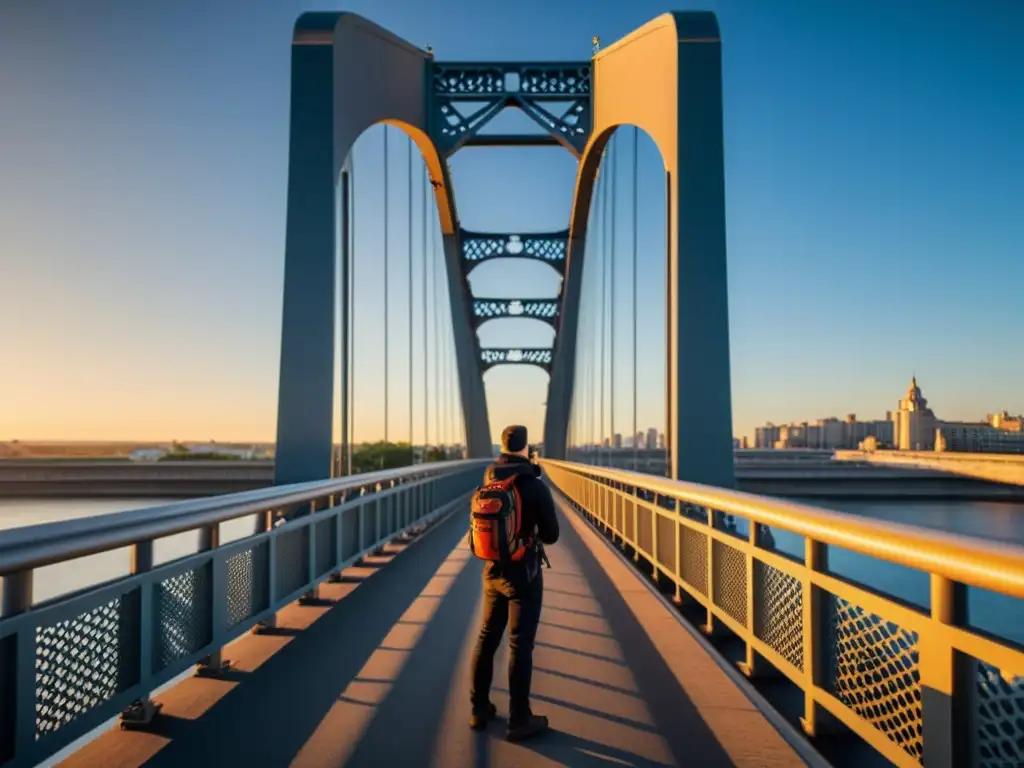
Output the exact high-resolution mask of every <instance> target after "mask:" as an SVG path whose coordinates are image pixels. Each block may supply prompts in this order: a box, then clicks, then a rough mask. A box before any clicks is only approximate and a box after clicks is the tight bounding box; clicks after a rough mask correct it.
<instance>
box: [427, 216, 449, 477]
mask: <svg viewBox="0 0 1024 768" xmlns="http://www.w3.org/2000/svg"><path fill="white" fill-rule="evenodd" d="M440 225H441V222H440V221H438V227H437V229H435V230H434V232H435V235H434V236H433V237H432V238H430V250H431V252H432V255H433V259H434V263H433V265H432V266H431V270H430V274H431V275H432V276H433V289H432V290H431V293H432V294H433V297H434V312H433V323H434V401H435V402H434V439H436V440H437V444H438V445H444V444H445V443H444V440H443V439H442V436H441V423H442V422H441V413H442V412H443V410H444V404H443V403H442V402H441V401H442V392H444V390H443V389H441V363H442V362H443V361H442V359H441V335H440V334H441V314H440V313H441V309H440V307H441V302H440V299H439V296H438V292H439V291H440V289H441V280H442V279H443V275H440V276H438V274H437V273H438V270H439V269H440V268H441V264H442V262H441V259H440V257H439V255H438V251H437V238H438V235H437V234H436V233H438V232H440V229H441V226H440ZM447 457H448V454H447V453H445V458H447Z"/></svg>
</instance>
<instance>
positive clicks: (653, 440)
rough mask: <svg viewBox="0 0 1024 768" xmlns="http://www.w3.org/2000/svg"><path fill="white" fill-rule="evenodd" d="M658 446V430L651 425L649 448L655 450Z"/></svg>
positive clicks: (648, 435) (648, 434)
mask: <svg viewBox="0 0 1024 768" xmlns="http://www.w3.org/2000/svg"><path fill="white" fill-rule="evenodd" d="M657 447H658V430H656V429H655V428H654V427H651V428H650V429H648V430H647V450H649V451H653V450H654V449H655V448H657Z"/></svg>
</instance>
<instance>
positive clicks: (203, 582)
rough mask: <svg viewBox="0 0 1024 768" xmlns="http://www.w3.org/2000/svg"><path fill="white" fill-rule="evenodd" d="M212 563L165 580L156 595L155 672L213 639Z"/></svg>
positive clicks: (154, 612) (154, 611) (155, 592)
mask: <svg viewBox="0 0 1024 768" xmlns="http://www.w3.org/2000/svg"><path fill="white" fill-rule="evenodd" d="M211 574H212V563H204V564H203V565H200V566H198V567H196V568H193V569H192V570H190V571H185V572H184V573H179V574H178V575H177V576H171V577H170V578H169V579H164V580H163V581H161V582H160V583H159V584H157V585H156V587H155V588H154V592H153V622H154V630H155V631H154V632H153V671H154V672H159V671H160V670H161V669H164V668H165V667H167V666H169V665H170V664H172V663H173V662H175V661H177V660H178V659H183V658H185V657H186V656H190V655H191V654H193V653H195V652H196V651H198V650H199V649H200V648H202V647H203V646H204V645H207V644H208V643H209V642H210V640H211V639H212V636H213V633H212V628H213V611H212V607H213V601H212V597H213V594H212V587H213V579H212V578H211Z"/></svg>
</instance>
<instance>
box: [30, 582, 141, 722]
mask: <svg viewBox="0 0 1024 768" xmlns="http://www.w3.org/2000/svg"><path fill="white" fill-rule="evenodd" d="M139 605H140V601H139V593H138V591H137V590H136V591H133V592H130V593H128V594H126V595H121V596H120V597H115V598H114V599H113V600H109V601H108V602H106V603H103V604H102V605H99V606H96V607H95V608H90V609H89V610H87V611H84V612H83V613H80V614H79V615H78V616H75V617H74V618H72V619H66V620H64V621H59V622H57V623H55V624H51V625H49V626H45V627H37V628H36V652H35V668H36V728H35V731H36V738H40V737H42V736H45V735H46V734H50V733H53V732H55V731H57V730H58V729H60V728H61V727H63V726H65V725H67V724H68V723H70V722H73V721H74V720H75V719H77V718H78V717H81V716H82V715H84V714H85V713H87V712H88V711H89V710H91V709H93V708H94V707H96V706H98V705H100V704H103V703H104V702H107V701H109V700H110V699H112V698H114V696H116V695H117V694H118V693H120V692H121V691H124V690H127V689H128V688H130V687H131V686H133V685H135V683H137V682H138V679H139V654H138V646H137V645H136V642H137V638H138V636H139V634H138V632H139V627H138V623H139ZM129 639H130V642H128V641H129Z"/></svg>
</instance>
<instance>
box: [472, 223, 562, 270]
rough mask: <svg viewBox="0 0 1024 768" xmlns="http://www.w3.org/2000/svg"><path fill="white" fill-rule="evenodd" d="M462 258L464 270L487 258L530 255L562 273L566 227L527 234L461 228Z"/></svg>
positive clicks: (515, 257)
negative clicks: (470, 230) (486, 231)
mask: <svg viewBox="0 0 1024 768" xmlns="http://www.w3.org/2000/svg"><path fill="white" fill-rule="evenodd" d="M460 240H461V242H462V258H463V259H464V260H465V262H466V264H467V270H466V271H467V273H468V272H470V271H472V269H473V267H475V266H476V265H477V264H480V263H481V262H484V261H487V260H488V259H501V258H507V259H534V260H536V261H543V262H544V263H546V264H550V265H551V266H552V267H553V268H554V269H555V270H557V271H558V274H559V275H562V274H564V273H565V256H566V252H567V251H568V245H569V230H567V229H563V230H561V231H558V232H534V233H528V234H510V233H483V232H469V231H467V230H462V232H461V235H460Z"/></svg>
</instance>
